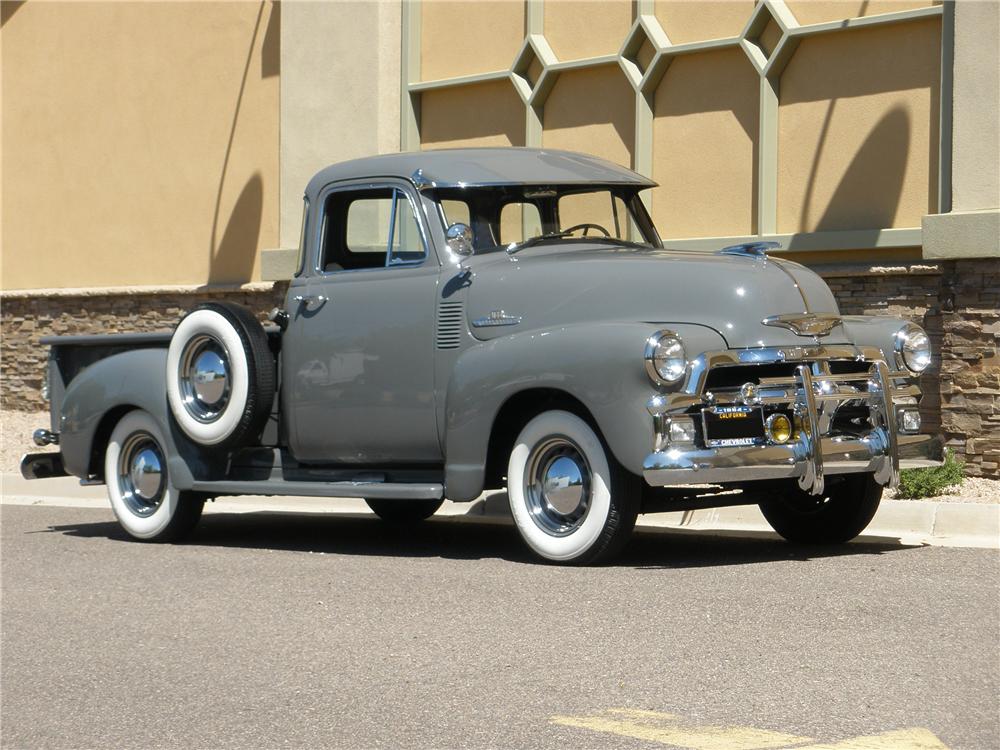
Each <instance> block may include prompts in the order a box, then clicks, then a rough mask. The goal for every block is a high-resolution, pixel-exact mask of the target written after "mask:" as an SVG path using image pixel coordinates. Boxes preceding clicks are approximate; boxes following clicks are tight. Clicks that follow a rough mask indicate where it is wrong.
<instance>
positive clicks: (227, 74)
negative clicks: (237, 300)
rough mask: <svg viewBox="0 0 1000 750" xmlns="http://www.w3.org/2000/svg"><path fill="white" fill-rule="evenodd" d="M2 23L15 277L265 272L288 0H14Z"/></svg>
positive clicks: (6, 217)
mask: <svg viewBox="0 0 1000 750" xmlns="http://www.w3.org/2000/svg"><path fill="white" fill-rule="evenodd" d="M3 21H4V23H3V31H2V34H3V51H2V55H3V59H2V69H3V70H2V76H3V103H2V107H3V112H2V117H3V136H2V138H3V141H2V152H3V177H2V182H3V206H2V211H3V221H2V224H3V226H2V245H3V250H2V254H3V260H2V266H0V268H2V277H3V278H2V287H3V288H4V289H18V288H40V287H89V286H118V285H145V284H184V283H205V282H213V283H224V282H244V281H249V280H252V279H255V278H259V250H260V249H261V248H263V247H272V246H274V244H275V243H276V241H277V232H278V77H279V44H278V41H279V40H278V33H279V30H278V27H279V25H280V23H279V13H278V11H277V6H274V5H272V4H271V3H270V2H262V3H258V2H253V3H251V2H246V3H224V2H220V3H215V2H198V3H179V2H163V3H156V2H143V3H83V2H72V3H56V2H27V3H23V4H14V3H4V11H3Z"/></svg>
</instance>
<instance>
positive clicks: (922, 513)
mask: <svg viewBox="0 0 1000 750" xmlns="http://www.w3.org/2000/svg"><path fill="white" fill-rule="evenodd" d="M0 496H2V503H3V504H5V505H47V506H64V507H75V508H102V509H104V508H108V500H107V496H106V495H105V490H104V487H103V486H92V487H81V486H80V484H79V482H78V480H77V479H75V478H73V477H62V478H59V479H43V480H36V481H32V482H29V481H27V480H25V479H23V478H22V477H21V476H20V475H18V474H2V475H0ZM260 511H272V512H295V513H354V514H368V513H370V511H369V510H368V506H367V505H365V503H364V501H363V500H357V499H350V498H343V499H339V498H302V497H226V498H223V499H221V500H217V501H215V502H213V503H209V504H207V505H206V506H205V512H206V513H254V512H260ZM437 515H438V516H442V517H449V518H452V519H455V520H463V521H474V522H479V523H482V522H492V523H511V519H510V511H509V509H508V507H507V496H506V493H504V492H492V493H487V494H485V495H483V496H482V497H480V498H479V499H477V500H475V501H474V502H472V503H452V502H447V501H446V502H445V504H444V505H443V506H442V508H441V510H439V511H438V513H437ZM637 526H638V527H639V528H662V529H673V530H679V531H680V530H689V531H697V532H702V533H706V532H712V533H715V532H717V533H720V534H725V535H727V536H753V537H756V536H760V535H761V534H765V535H770V536H776V535H775V534H774V532H772V531H771V527H770V526H768V525H767V522H766V521H765V520H764V517H763V516H762V515H761V514H760V511H759V510H758V509H757V507H756V506H752V505H744V506H736V507H731V508H710V509H707V510H695V511H677V512H672V513H655V514H649V515H645V516H640V517H639V522H638V524H637ZM887 537H889V538H893V539H898V540H899V541H900V542H901V543H903V544H914V545H921V544H926V545H933V546H939V547H980V548H989V549H1000V505H995V504H977V503H950V502H941V501H934V500H883V501H882V504H881V506H880V507H879V511H878V513H877V514H876V515H875V519H874V520H873V521H872V523H871V524H870V525H869V526H868V528H867V529H866V530H865V533H864V534H862V535H861V536H860V537H859V538H858V540H857V542H861V543H863V542H865V541H866V540H867V541H873V540H874V539H875V538H878V539H880V540H884V539H885V538H887Z"/></svg>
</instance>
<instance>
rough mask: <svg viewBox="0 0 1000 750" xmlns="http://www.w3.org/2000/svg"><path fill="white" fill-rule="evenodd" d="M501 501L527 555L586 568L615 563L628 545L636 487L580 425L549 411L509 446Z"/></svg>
mask: <svg viewBox="0 0 1000 750" xmlns="http://www.w3.org/2000/svg"><path fill="white" fill-rule="evenodd" d="M507 494H508V497H509V499H510V509H511V513H512V515H513V516H514V523H515V524H516V525H517V530H518V532H520V534H521V538H522V539H523V540H524V542H525V544H527V545H528V547H529V548H530V549H531V550H532V552H534V553H535V554H537V555H538V556H540V557H543V558H545V559H546V560H552V561H555V562H563V563H577V564H586V563H595V562H600V561H602V560H607V559H609V558H611V557H613V556H614V555H615V554H617V553H618V552H619V551H620V550H621V548H622V547H623V546H624V545H625V543H626V542H627V541H628V539H629V536H630V535H631V533H632V529H633V527H634V526H635V519H636V516H637V514H638V510H639V498H640V486H639V479H638V477H636V476H634V475H632V474H630V473H629V472H627V471H626V470H625V469H623V468H622V467H621V466H619V465H618V463H617V462H616V461H615V459H614V457H612V456H610V455H609V454H608V452H607V451H606V449H605V447H604V444H603V443H602V442H601V439H600V438H599V437H598V436H597V434H596V433H595V432H594V430H593V429H592V428H591V427H590V425H588V424H587V423H586V422H585V421H584V420H582V419H581V418H580V417H578V416H576V415H575V414H571V413H569V412H566V411H547V412H543V413H542V414H539V415H538V416H537V417H535V418H534V419H532V420H531V421H530V422H528V424H527V425H525V427H524V429H523V430H521V434H520V435H518V437H517V439H516V440H515V442H514V448H513V449H512V451H511V454H510V461H509V462H508V465H507Z"/></svg>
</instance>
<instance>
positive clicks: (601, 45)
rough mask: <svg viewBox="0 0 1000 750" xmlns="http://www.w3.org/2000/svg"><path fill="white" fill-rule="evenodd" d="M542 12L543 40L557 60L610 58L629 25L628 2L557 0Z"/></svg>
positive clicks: (630, 20)
mask: <svg viewBox="0 0 1000 750" xmlns="http://www.w3.org/2000/svg"><path fill="white" fill-rule="evenodd" d="M543 11H544V17H545V39H546V40H547V41H548V43H549V46H551V47H552V51H553V52H555V54H556V57H557V58H559V59H560V60H576V59H579V58H582V57H596V56H598V55H613V54H615V53H616V52H617V51H618V49H619V47H621V44H622V40H623V39H624V38H625V35H626V34H628V30H629V27H630V26H631V25H632V2H631V0H601V2H595V1H594V0H559V2H548V3H545V5H544V6H543Z"/></svg>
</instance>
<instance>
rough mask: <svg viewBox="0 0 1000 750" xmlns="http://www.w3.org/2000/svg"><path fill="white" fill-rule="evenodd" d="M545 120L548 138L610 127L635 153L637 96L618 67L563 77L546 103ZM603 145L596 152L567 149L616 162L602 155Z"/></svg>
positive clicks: (600, 68)
mask: <svg viewBox="0 0 1000 750" xmlns="http://www.w3.org/2000/svg"><path fill="white" fill-rule="evenodd" d="M595 102H596V103H597V106H595ZM543 118H544V129H545V131H546V133H547V134H549V133H552V132H554V131H559V130H565V131H570V132H572V131H578V130H581V131H582V130H585V129H587V128H588V127H589V126H593V125H600V124H605V123H608V124H610V125H611V126H612V128H614V131H615V135H617V136H618V138H619V139H620V141H621V143H622V144H623V145H624V147H625V150H626V151H627V152H628V153H629V154H633V153H635V94H634V93H633V91H632V86H631V85H630V84H629V82H628V79H627V78H625V74H624V73H623V72H622V70H621V68H619V67H618V66H617V65H615V64H612V65H606V66H603V67H599V68H593V69H590V70H585V71H568V72H564V73H561V74H560V75H559V79H558V80H557V81H556V83H555V86H554V87H553V89H552V92H551V93H550V94H549V98H548V99H547V100H546V102H545V113H544V115H543ZM590 132H591V133H592V132H593V131H590ZM603 145H604V144H595V146H594V148H592V149H586V148H578V147H576V146H567V147H569V148H577V150H581V151H589V152H590V153H596V154H599V155H601V156H604V158H612V160H615V159H614V158H613V157H609V156H608V155H607V154H606V153H602V149H601V148H599V146H603ZM560 147H562V146H560ZM626 165H627V162H626Z"/></svg>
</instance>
